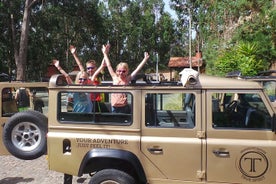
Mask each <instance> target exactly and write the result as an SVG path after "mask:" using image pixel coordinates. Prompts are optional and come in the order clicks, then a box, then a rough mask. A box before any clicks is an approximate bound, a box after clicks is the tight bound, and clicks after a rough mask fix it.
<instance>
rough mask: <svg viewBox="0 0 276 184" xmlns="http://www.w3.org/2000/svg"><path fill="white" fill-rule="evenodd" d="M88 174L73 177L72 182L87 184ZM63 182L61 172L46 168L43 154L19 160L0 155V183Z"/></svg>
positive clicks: (33, 183)
mask: <svg viewBox="0 0 276 184" xmlns="http://www.w3.org/2000/svg"><path fill="white" fill-rule="evenodd" d="M88 182H89V176H88V175H84V176H83V177H80V178H78V177H74V178H73V184H76V183H80V184H87V183H88ZM51 183H52V184H63V174H62V173H58V172H55V171H50V170H49V169H48V165H47V160H46V158H45V156H43V157H40V158H39V159H36V160H20V159H17V158H15V157H13V156H0V184H51Z"/></svg>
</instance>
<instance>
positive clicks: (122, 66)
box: [116, 63, 128, 78]
mask: <svg viewBox="0 0 276 184" xmlns="http://www.w3.org/2000/svg"><path fill="white" fill-rule="evenodd" d="M116 74H117V75H118V77H120V78H126V77H127V75H128V64H127V63H119V64H118V65H117V67H116Z"/></svg>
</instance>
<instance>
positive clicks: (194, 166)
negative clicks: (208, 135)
mask: <svg viewBox="0 0 276 184" xmlns="http://www.w3.org/2000/svg"><path fill="white" fill-rule="evenodd" d="M178 89H179V88H178ZM142 98H143V99H142V102H143V104H142V106H143V107H145V109H143V117H142V122H143V123H142V138H141V143H142V144H141V149H142V152H143V154H144V155H146V157H147V158H148V159H149V160H150V162H151V163H152V164H153V165H154V167H155V168H157V170H158V171H159V172H160V173H161V175H162V176H160V175H157V174H156V173H155V172H153V171H152V170H151V171H147V168H146V169H145V170H146V173H147V177H148V179H149V180H150V182H151V183H155V182H156V183H159V182H160V181H161V180H162V181H163V182H165V183H177V182H179V180H181V181H200V180H201V178H202V176H203V175H204V173H203V172H202V165H201V163H202V157H201V154H202V139H201V138H200V136H201V135H200V131H201V125H200V123H199V122H200V121H201V120H202V119H204V117H201V116H200V114H201V111H202V109H201V105H196V104H200V102H201V97H200V91H196V90H193V91H185V92H183V90H170V91H168V90H165V91H164V90H163V91H162V90H154V91H150V90H149V91H146V92H145V91H143V92H142Z"/></svg>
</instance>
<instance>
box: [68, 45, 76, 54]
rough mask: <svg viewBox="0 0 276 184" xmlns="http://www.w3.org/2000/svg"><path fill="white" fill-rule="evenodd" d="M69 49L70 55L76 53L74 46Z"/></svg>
mask: <svg viewBox="0 0 276 184" xmlns="http://www.w3.org/2000/svg"><path fill="white" fill-rule="evenodd" d="M69 49H70V52H71V53H72V54H74V53H75V52H76V47H75V46H74V45H70V47H69Z"/></svg>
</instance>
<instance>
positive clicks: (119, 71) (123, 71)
mask: <svg viewBox="0 0 276 184" xmlns="http://www.w3.org/2000/svg"><path fill="white" fill-rule="evenodd" d="M117 72H118V73H121V72H122V73H126V70H117Z"/></svg>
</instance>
